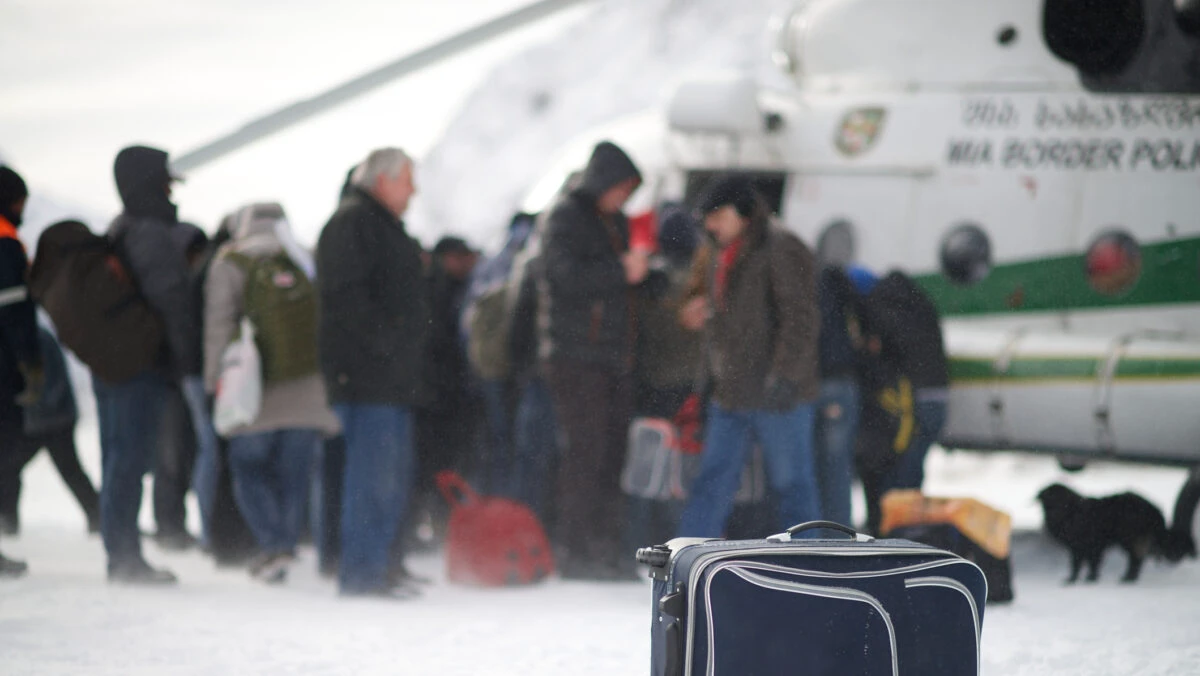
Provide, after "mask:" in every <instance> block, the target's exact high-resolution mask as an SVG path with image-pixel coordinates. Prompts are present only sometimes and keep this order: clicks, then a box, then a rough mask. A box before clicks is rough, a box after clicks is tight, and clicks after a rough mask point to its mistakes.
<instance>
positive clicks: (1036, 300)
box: [916, 238, 1200, 317]
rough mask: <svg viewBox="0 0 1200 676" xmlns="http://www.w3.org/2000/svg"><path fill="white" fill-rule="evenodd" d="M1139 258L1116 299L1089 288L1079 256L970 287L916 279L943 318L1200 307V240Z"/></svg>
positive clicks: (1003, 272)
mask: <svg viewBox="0 0 1200 676" xmlns="http://www.w3.org/2000/svg"><path fill="white" fill-rule="evenodd" d="M1141 254H1142V266H1141V270H1142V271H1141V276H1140V277H1139V278H1138V280H1137V283H1136V284H1135V285H1134V286H1133V287H1132V288H1131V289H1129V290H1128V291H1126V292H1125V293H1123V294H1120V295H1117V296H1107V295H1104V294H1101V293H1099V292H1098V291H1096V290H1095V289H1093V288H1092V287H1091V285H1090V284H1089V283H1088V279H1087V270H1086V265H1085V260H1084V255H1083V254H1076V255H1070V256H1058V257H1053V258H1042V259H1038V260H1030V261H1021V262H1016V263H1004V264H1000V265H997V266H995V267H994V268H993V269H992V271H991V273H990V274H989V275H988V276H987V277H986V278H985V279H984V280H983V281H981V282H979V283H977V284H974V285H972V286H958V285H956V284H953V283H951V282H950V281H949V280H948V279H946V278H945V277H944V276H943V275H941V274H940V273H935V274H926V275H919V276H917V277H916V280H917V282H918V283H920V284H921V286H922V287H924V288H925V290H926V291H927V292H928V293H929V295H930V296H931V297H932V298H933V301H934V303H936V304H937V306H938V309H939V310H940V311H941V313H942V315H943V316H948V317H953V316H968V315H985V314H1007V313H1012V312H1065V311H1072V310H1093V309H1106V308H1129V307H1136V306H1142V305H1146V306H1149V305H1179V304H1184V303H1200V238H1190V239H1175V240H1170V241H1166V242H1158V243H1154V244H1147V245H1144V246H1142V247H1141Z"/></svg>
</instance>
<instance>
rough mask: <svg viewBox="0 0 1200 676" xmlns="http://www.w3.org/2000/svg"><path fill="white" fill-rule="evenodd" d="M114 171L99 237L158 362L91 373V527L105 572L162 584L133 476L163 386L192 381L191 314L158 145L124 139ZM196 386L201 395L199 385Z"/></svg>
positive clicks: (148, 462) (146, 463) (142, 459)
mask: <svg viewBox="0 0 1200 676" xmlns="http://www.w3.org/2000/svg"><path fill="white" fill-rule="evenodd" d="M113 177H114V179H115V180H116V186H117V192H118V193H119V194H120V196H121V203H122V205H123V206H124V209H123V210H122V211H121V213H120V215H118V216H117V217H116V218H115V219H114V220H113V222H112V224H111V225H110V226H109V228H108V238H109V240H110V241H111V242H112V243H113V246H114V248H115V249H116V251H117V254H118V255H119V256H120V258H121V260H122V261H124V262H125V264H126V265H127V266H128V270H129V273H130V275H131V276H132V277H133V281H134V283H135V285H136V286H137V288H138V290H139V291H140V292H141V295H142V297H143V298H144V299H145V301H146V303H147V305H149V307H150V309H151V310H153V311H154V312H155V314H157V315H158V317H159V319H160V320H161V321H162V325H163V329H164V332H163V333H164V336H165V341H164V342H165V345H164V346H163V349H162V350H161V357H160V359H159V360H158V363H157V364H155V365H152V366H151V367H149V368H147V369H146V370H145V371H144V372H142V373H140V374H139V375H137V376H134V377H133V378H131V379H129V380H126V381H124V382H120V383H113V382H105V381H104V380H103V379H101V378H93V388H94V389H95V392H96V402H97V408H98V411H99V422H100V446H101V451H102V455H103V456H104V462H103V463H102V468H101V477H102V479H101V482H100V506H101V507H100V508H101V513H102V514H103V518H102V519H101V525H100V531H101V535H102V536H103V539H104V548H105V550H106V552H107V553H108V579H109V581H110V582H117V583H127V584H150V585H164V584H166V585H169V584H174V583H175V582H176V579H175V576H174V575H173V574H172V573H171V572H169V571H166V570H158V569H155V568H152V567H151V566H150V565H149V564H148V563H146V560H145V558H143V557H142V545H141V534H140V531H139V530H138V511H139V510H140V508H141V504H142V475H143V474H144V473H145V471H146V469H147V468H148V467H151V466H153V465H152V462H153V459H154V457H155V449H156V448H157V447H158V440H159V438H160V437H159V433H160V430H161V427H162V421H163V416H164V413H165V409H164V402H166V401H167V400H168V399H170V398H171V397H172V396H173V395H172V388H180V389H184V388H187V387H188V386H189V385H188V382H189V381H190V382H191V383H192V385H193V386H194V385H200V386H201V387H202V383H200V382H199V378H198V375H197V374H194V373H192V371H194V370H195V368H194V365H195V364H196V363H198V362H199V356H198V354H197V351H198V350H199V341H198V340H197V336H198V335H199V331H200V327H199V325H198V321H197V320H198V317H199V313H198V312H197V311H196V309H195V307H194V305H195V302H196V299H195V298H194V295H193V293H192V284H191V281H190V272H189V268H188V260H187V252H186V249H185V247H184V246H181V245H180V239H181V238H180V235H179V234H178V232H177V231H178V230H179V229H180V228H182V227H184V226H181V225H180V223H179V218H178V215H177V212H176V207H175V204H174V203H172V202H171V185H172V183H173V182H174V181H176V180H178V178H177V177H176V176H174V175H173V174H172V173H171V170H170V165H169V164H168V157H167V153H166V152H164V151H162V150H159V149H157V148H150V147H147V146H130V147H127V148H124V149H123V150H121V152H119V153H117V157H116V160H115V161H114V163H113ZM201 394H202V393H201Z"/></svg>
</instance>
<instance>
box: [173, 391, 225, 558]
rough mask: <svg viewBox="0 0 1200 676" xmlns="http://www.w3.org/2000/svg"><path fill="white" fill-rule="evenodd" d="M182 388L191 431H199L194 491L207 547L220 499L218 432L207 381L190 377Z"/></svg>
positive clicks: (197, 433) (193, 471)
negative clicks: (205, 383)
mask: <svg viewBox="0 0 1200 676" xmlns="http://www.w3.org/2000/svg"><path fill="white" fill-rule="evenodd" d="M181 389H182V390H183V399H184V401H186V402H187V407H188V411H189V412H190V413H191V416H192V429H193V430H195V432H196V465H195V467H194V468H193V469H192V491H193V492H195V493H196V502H198V503H199V504H200V527H201V535H200V541H201V542H202V543H204V545H205V546H208V545H209V544H210V535H209V530H210V529H211V527H212V526H211V522H212V513H213V505H214V504H215V503H216V500H217V473H218V469H217V432H216V430H215V429H213V425H212V416H211V415H210V414H209V409H208V396H207V394H205V392H204V381H203V380H202V379H201V378H200V377H199V376H187V377H185V378H184V379H183V383H182V387H181Z"/></svg>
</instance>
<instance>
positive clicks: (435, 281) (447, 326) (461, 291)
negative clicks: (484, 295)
mask: <svg viewBox="0 0 1200 676" xmlns="http://www.w3.org/2000/svg"><path fill="white" fill-rule="evenodd" d="M466 295H467V283H466V282H465V281H462V280H458V279H454V278H453V277H451V276H450V275H448V274H446V271H445V269H444V268H442V267H441V266H440V265H438V264H436V263H435V264H434V269H433V274H432V275H431V276H430V278H429V298H430V304H431V305H430V309H429V312H430V325H429V337H428V342H427V343H426V355H427V359H428V361H427V363H426V365H425V366H426V373H428V374H429V375H428V386H429V396H430V401H429V403H428V406H427V407H426V408H428V409H431V410H436V411H442V412H448V411H452V410H455V409H456V408H457V406H458V405H459V404H460V403H461V402H462V401H463V399H465V398H466V395H467V392H468V384H469V379H470V372H469V370H468V368H467V353H466V349H465V348H464V346H463V341H462V336H461V334H460V331H459V329H460V327H461V326H462V322H461V321H460V319H461V317H462V309H463V301H464V299H465V298H466Z"/></svg>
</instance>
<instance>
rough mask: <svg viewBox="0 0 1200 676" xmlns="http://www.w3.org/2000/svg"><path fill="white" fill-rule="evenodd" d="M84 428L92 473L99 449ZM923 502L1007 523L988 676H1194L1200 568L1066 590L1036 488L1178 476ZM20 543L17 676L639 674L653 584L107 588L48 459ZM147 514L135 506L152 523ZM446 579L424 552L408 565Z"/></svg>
mask: <svg viewBox="0 0 1200 676" xmlns="http://www.w3.org/2000/svg"><path fill="white" fill-rule="evenodd" d="M94 434H95V429H94V427H90V426H89V427H83V428H81V429H80V433H79V437H80V442H81V444H83V448H84V456H85V457H84V460H85V466H86V467H87V469H88V470H89V472H91V474H92V475H93V476H96V475H97V473H98V471H97V468H98V460H99V457H98V456H99V453H98V450H97V447H96V442H95V437H94ZM928 469H929V477H928V486H929V490H930V492H932V493H938V494H944V495H962V494H970V495H981V496H984V497H986V498H987V499H988V500H990V501H992V502H993V503H994V504H996V505H998V506H1001V507H1003V508H1005V509H1007V510H1009V511H1011V512H1012V513H1013V514H1014V517H1015V520H1016V524H1017V526H1018V527H1019V528H1023V529H1026V530H1023V531H1022V532H1020V533H1018V535H1017V537H1016V539H1015V544H1014V549H1013V565H1014V568H1015V571H1016V581H1015V589H1016V601H1015V602H1014V603H1013V604H1011V605H1010V606H1006V607H997V606H990V607H988V608H987V611H986V616H985V620H984V629H983V659H984V669H983V673H984V674H985V676H1004V675H1018V674H1019V675H1021V676H1060V675H1071V674H1079V675H1088V676H1106V675H1118V674H1139V675H1161V676H1167V675H1178V676H1185V675H1193V674H1196V673H1197V669H1198V666H1197V665H1200V642H1198V641H1197V640H1196V637H1197V636H1200V563H1196V562H1189V563H1185V564H1183V565H1181V566H1179V567H1175V568H1172V567H1167V566H1165V565H1162V564H1151V565H1148V566H1147V567H1146V569H1145V570H1144V571H1143V574H1142V580H1141V581H1140V582H1139V583H1138V584H1137V585H1134V586H1123V585H1120V584H1118V583H1117V582H1116V578H1117V577H1118V576H1119V574H1120V571H1121V568H1122V566H1123V563H1124V562H1123V560H1122V557H1121V556H1120V555H1119V554H1117V553H1116V552H1112V553H1110V555H1109V558H1108V560H1107V565H1106V567H1105V568H1104V570H1103V571H1102V574H1101V581H1100V582H1099V583H1098V584H1094V585H1079V586H1076V587H1070V588H1067V587H1064V586H1063V585H1062V584H1061V580H1062V579H1063V578H1064V577H1065V576H1066V570H1067V558H1066V554H1065V553H1064V552H1063V551H1061V550H1059V549H1058V548H1057V547H1055V546H1054V545H1053V544H1051V543H1050V542H1049V541H1048V540H1047V539H1046V538H1044V537H1043V536H1042V535H1040V534H1039V533H1037V532H1036V531H1035V530H1030V529H1035V528H1037V527H1038V524H1039V521H1040V516H1039V513H1038V510H1037V508H1036V507H1035V506H1034V504H1033V494H1034V493H1035V492H1036V490H1037V489H1038V488H1040V487H1041V486H1044V485H1045V484H1047V483H1049V482H1051V481H1055V480H1065V481H1067V482H1068V483H1071V484H1072V485H1075V486H1076V487H1078V488H1079V489H1080V490H1083V491H1085V492H1089V493H1094V494H1098V493H1106V492H1109V491H1114V490H1123V489H1126V488H1132V489H1136V490H1138V491H1139V492H1142V493H1143V494H1145V495H1146V496H1147V497H1149V498H1150V499H1151V500H1153V501H1154V502H1155V503H1156V504H1158V505H1159V506H1160V507H1162V508H1163V509H1164V510H1169V509H1170V507H1171V501H1172V500H1173V497H1174V493H1175V491H1176V490H1177V489H1178V486H1179V485H1180V484H1181V483H1182V481H1183V474H1182V472H1180V471H1179V470H1166V469H1153V468H1141V467H1129V466H1122V465H1097V466H1095V467H1092V468H1089V469H1088V470H1086V471H1085V472H1083V473H1082V474H1079V475H1067V476H1064V475H1063V474H1062V472H1061V471H1060V470H1059V469H1058V467H1057V465H1056V464H1055V463H1054V462H1053V461H1052V460H1049V459H1044V458H1031V457H1027V456H1015V455H1003V454H1001V455H992V456H980V455H969V454H953V455H947V454H944V453H940V452H935V453H934V454H933V455H931V457H930V462H929V465H928ZM25 485H26V497H25V500H24V501H23V503H22V508H23V516H24V531H23V534H22V535H21V536H20V537H19V538H17V539H5V540H4V541H3V542H2V543H0V547H3V550H4V551H5V552H6V553H7V554H9V555H10V556H20V557H24V558H26V559H27V560H28V561H29V563H30V565H31V567H32V570H33V572H32V573H31V575H30V576H29V577H27V578H25V579H23V580H18V581H3V582H0V673H3V674H5V675H6V676H15V675H23V674H30V675H32V674H38V675H41V674H80V673H87V674H263V673H302V674H417V675H420V674H502V675H508V674H512V675H514V676H550V675H552V674H553V675H555V676H558V675H560V674H579V675H584V676H590V675H596V676H599V675H601V674H603V675H606V676H610V675H616V674H629V675H634V674H645V673H647V672H648V668H647V663H648V660H649V632H648V628H649V614H650V586H649V583H648V582H646V581H644V582H640V583H627V584H585V583H565V582H561V581H557V580H554V581H551V582H549V583H547V584H545V585H542V586H539V587H535V588H530V589H518V590H487V591H482V590H471V589H463V588H458V587H453V586H450V585H448V584H446V583H445V582H443V581H439V582H438V583H437V584H435V585H434V586H433V587H431V588H430V589H429V590H428V593H427V594H426V597H425V598H424V599H422V600H420V601H416V602H407V603H390V602H374V601H343V600H339V599H337V598H336V596H335V592H334V587H333V583H332V582H329V581H326V580H322V579H321V578H319V577H318V576H317V575H316V572H315V568H316V564H315V560H314V559H315V556H314V555H313V553H312V552H311V551H308V550H306V551H303V552H302V561H301V564H300V566H299V569H298V570H297V571H296V572H295V573H294V575H293V579H292V581H291V583H290V584H289V585H288V586H286V587H283V588H264V587H261V586H257V585H254V584H252V583H251V582H250V581H249V580H248V579H247V578H246V576H245V574H244V573H242V572H240V571H229V570H223V571H217V570H214V569H213V567H212V565H211V564H210V563H209V561H208V560H206V559H204V558H203V557H202V556H200V555H199V554H164V553H161V552H159V551H157V550H156V549H155V548H154V545H153V544H152V543H147V555H148V557H150V559H151V560H152V561H154V562H158V563H163V564H166V565H169V566H171V567H172V568H173V569H174V570H175V571H176V572H177V573H178V574H179V575H180V577H181V578H182V580H183V584H182V586H181V587H180V588H178V589H168V590H147V589H129V588H121V587H109V586H108V585H106V584H105V583H104V581H103V574H102V571H103V565H104V564H103V561H104V558H103V551H102V547H101V544H100V541H99V540H98V539H97V538H94V537H93V538H88V537H87V536H85V535H84V534H83V533H84V521H83V516H82V514H80V513H79V510H78V508H77V507H76V506H75V505H74V504H73V503H72V502H71V499H70V497H69V496H68V494H67V493H66V489H65V488H64V487H63V486H62V484H61V482H60V481H59V480H58V477H57V476H55V475H54V470H53V468H52V466H51V464H50V462H49V460H48V458H46V457H45V456H42V457H39V458H38V459H37V460H35V462H34V463H33V464H32V465H31V466H30V468H29V469H28V470H27V471H26V481H25ZM149 515H150V508H149V504H148V500H147V504H146V505H145V507H144V508H143V510H142V517H143V522H144V524H145V526H146V527H149V526H150V523H149ZM414 564H415V567H416V568H418V569H419V570H420V571H422V572H425V573H429V574H433V575H439V574H440V571H441V565H442V562H441V560H440V559H438V558H437V557H434V556H426V557H421V558H418V559H416V560H415V561H414Z"/></svg>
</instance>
